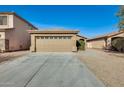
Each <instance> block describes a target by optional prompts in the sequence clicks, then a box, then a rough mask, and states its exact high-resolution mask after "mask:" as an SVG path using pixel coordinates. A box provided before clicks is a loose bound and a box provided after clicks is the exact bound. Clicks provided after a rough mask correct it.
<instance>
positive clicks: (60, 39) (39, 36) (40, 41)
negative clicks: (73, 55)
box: [29, 30, 85, 52]
mask: <svg viewBox="0 0 124 93" xmlns="http://www.w3.org/2000/svg"><path fill="white" fill-rule="evenodd" d="M78 32H79V31H76V30H42V31H41V30H29V33H30V34H31V47H30V50H31V51H32V52H70V51H77V47H76V41H77V40H79V39H85V38H84V37H81V36H78V35H77V34H78Z"/></svg>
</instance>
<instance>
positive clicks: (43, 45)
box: [36, 36, 72, 52]
mask: <svg viewBox="0 0 124 93" xmlns="http://www.w3.org/2000/svg"><path fill="white" fill-rule="evenodd" d="M36 51H37V52H41V51H43V52H57V51H61V52H64V51H72V40H71V36H38V37H36Z"/></svg>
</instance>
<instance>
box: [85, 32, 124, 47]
mask: <svg viewBox="0 0 124 93" xmlns="http://www.w3.org/2000/svg"><path fill="white" fill-rule="evenodd" d="M118 37H124V31H118V32H112V33H109V34H106V35H102V36H98V37H95V38H92V39H88V40H87V48H96V49H104V48H106V49H109V48H110V46H111V42H112V40H113V39H114V38H118Z"/></svg>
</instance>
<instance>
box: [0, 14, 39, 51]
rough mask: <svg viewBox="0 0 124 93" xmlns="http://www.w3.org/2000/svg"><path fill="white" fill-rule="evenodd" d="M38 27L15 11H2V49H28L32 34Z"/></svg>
mask: <svg viewBox="0 0 124 93" xmlns="http://www.w3.org/2000/svg"><path fill="white" fill-rule="evenodd" d="M33 29H37V28H36V27H35V26H33V25H32V24H31V23H29V22H28V21H26V20H25V19H23V18H22V17H20V16H18V15H17V14H16V13H14V12H0V51H14V50H22V49H28V48H29V46H30V34H29V33H28V31H27V30H33Z"/></svg>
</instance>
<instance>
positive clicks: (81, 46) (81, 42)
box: [77, 40, 85, 50]
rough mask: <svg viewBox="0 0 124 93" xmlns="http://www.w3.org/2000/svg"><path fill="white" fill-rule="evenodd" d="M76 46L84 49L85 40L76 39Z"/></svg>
mask: <svg viewBox="0 0 124 93" xmlns="http://www.w3.org/2000/svg"><path fill="white" fill-rule="evenodd" d="M77 48H78V50H85V42H84V41H83V40H78V41H77Z"/></svg>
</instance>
